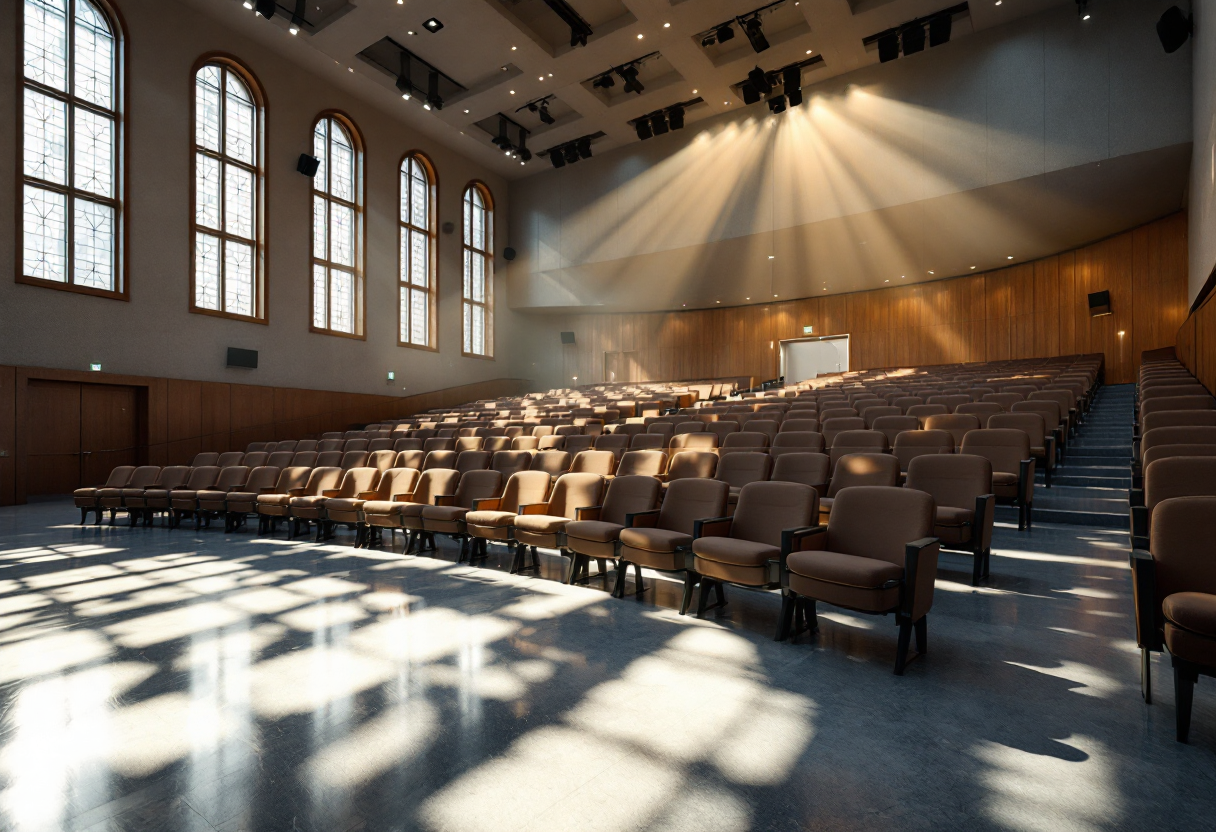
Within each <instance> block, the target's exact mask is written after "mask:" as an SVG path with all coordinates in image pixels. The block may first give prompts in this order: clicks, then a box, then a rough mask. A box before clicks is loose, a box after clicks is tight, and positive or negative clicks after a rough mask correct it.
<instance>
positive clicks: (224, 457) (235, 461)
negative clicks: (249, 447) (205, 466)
mask: <svg viewBox="0 0 1216 832" xmlns="http://www.w3.org/2000/svg"><path fill="white" fill-rule="evenodd" d="M244 459H245V452H244V451H225V452H224V453H222V454H220V455H219V458H217V459H216V461H215V464H216V465H218V466H219V467H221V468H231V467H232V466H233V465H240V464H241V462H242V461H243V460H244Z"/></svg>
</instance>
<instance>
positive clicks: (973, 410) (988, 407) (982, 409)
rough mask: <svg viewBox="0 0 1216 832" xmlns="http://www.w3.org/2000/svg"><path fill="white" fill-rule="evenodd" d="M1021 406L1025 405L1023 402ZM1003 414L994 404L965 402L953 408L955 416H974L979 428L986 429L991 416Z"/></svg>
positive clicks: (999, 407) (998, 406)
mask: <svg viewBox="0 0 1216 832" xmlns="http://www.w3.org/2000/svg"><path fill="white" fill-rule="evenodd" d="M1021 404H1025V402H1022V403H1021ZM1004 412H1005V411H1004V410H1003V409H1002V408H1001V406H1000V405H999V404H997V403H996V402H966V403H964V404H960V405H958V406H957V407H956V408H954V413H955V415H958V416H963V415H966V416H974V417H975V418H977V419H979V422H980V427H981V428H986V427H988V420H989V419H990V418H992V414H994V413H1004Z"/></svg>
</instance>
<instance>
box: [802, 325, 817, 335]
mask: <svg viewBox="0 0 1216 832" xmlns="http://www.w3.org/2000/svg"><path fill="white" fill-rule="evenodd" d="M814 332H815V327H813V326H804V327H803V328H802V334H803V335H811V334H813V333H814Z"/></svg>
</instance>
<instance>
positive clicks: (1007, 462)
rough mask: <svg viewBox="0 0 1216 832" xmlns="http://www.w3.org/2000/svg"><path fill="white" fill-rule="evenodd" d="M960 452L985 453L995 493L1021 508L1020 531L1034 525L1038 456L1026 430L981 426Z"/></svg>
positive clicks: (998, 497) (999, 498) (1019, 514)
mask: <svg viewBox="0 0 1216 832" xmlns="http://www.w3.org/2000/svg"><path fill="white" fill-rule="evenodd" d="M959 453H964V454H975V455H976V456H982V457H984V458H985V459H987V460H988V461H989V462H990V463H992V493H993V494H995V495H996V499H997V502H1001V503H1008V504H1012V505H1015V506H1017V507H1018V531H1022V530H1024V529H1028V528H1030V527H1031V525H1032V524H1033V520H1034V517H1033V505H1034V457H1033V456H1032V455H1031V453H1030V437H1029V436H1028V435H1027V434H1026V432H1025V431H1023V430H1012V429H1008V428H981V429H980V430H973V431H970V432H969V433H968V434H967V435H966V436H964V437H963V444H962V446H961V447H960V448H959Z"/></svg>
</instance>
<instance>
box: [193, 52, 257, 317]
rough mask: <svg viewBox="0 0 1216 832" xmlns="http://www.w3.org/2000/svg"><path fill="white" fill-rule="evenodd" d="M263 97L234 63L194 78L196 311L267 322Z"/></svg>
mask: <svg viewBox="0 0 1216 832" xmlns="http://www.w3.org/2000/svg"><path fill="white" fill-rule="evenodd" d="M262 110H263V99H262V93H261V90H260V89H258V87H257V84H256V83H255V82H254V80H253V76H252V75H251V74H249V73H248V72H247V71H246V70H244V69H242V68H241V67H239V66H237V65H236V64H235V63H233V62H232V61H229V60H227V59H223V60H208V61H207V62H206V63H205V64H203V65H202V66H201V67H199V69H198V71H197V72H196V73H195V74H194V228H193V231H194V261H193V269H192V272H191V275H192V279H191V292H190V308H191V311H194V312H204V313H207V314H213V315H223V316H224V317H233V318H241V319H244V320H252V321H261V322H265V320H266V302H265V295H266V290H265V276H264V275H265V268H264V262H263V261H264V259H265V258H264V256H263V254H264V248H263V246H264V243H263V239H264V237H263V232H262V216H263V203H264V201H265V189H264V184H263V178H264V177H263V167H262Z"/></svg>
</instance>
